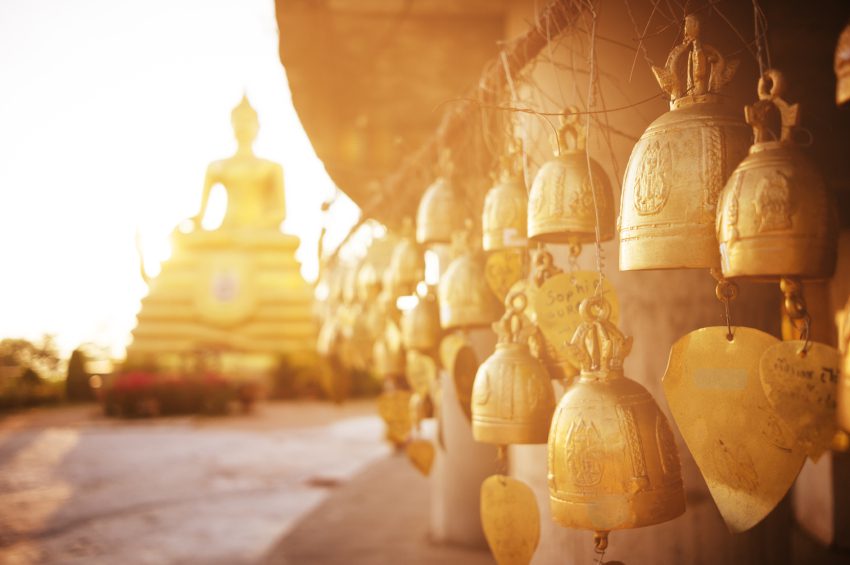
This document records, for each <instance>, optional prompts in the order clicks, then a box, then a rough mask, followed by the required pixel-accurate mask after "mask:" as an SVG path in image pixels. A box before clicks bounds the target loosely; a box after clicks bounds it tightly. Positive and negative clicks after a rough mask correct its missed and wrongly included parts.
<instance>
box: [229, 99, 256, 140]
mask: <svg viewBox="0 0 850 565" xmlns="http://www.w3.org/2000/svg"><path fill="white" fill-rule="evenodd" d="M230 121H231V123H232V124H233V133H234V134H236V141H237V142H238V143H239V145H251V143H253V142H254V139H256V137H257V131H258V130H259V129H260V123H259V121H258V120H257V112H256V111H255V110H254V109H253V108H252V107H251V103H250V102H248V97H247V96H245V95H243V96H242V101H241V102H239V104H238V105H237V106H236V107H235V108H234V109H233V111H232V112H231V113H230Z"/></svg>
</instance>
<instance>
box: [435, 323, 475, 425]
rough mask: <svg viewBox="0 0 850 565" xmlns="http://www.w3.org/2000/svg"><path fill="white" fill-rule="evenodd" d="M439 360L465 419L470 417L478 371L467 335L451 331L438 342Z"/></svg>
mask: <svg viewBox="0 0 850 565" xmlns="http://www.w3.org/2000/svg"><path fill="white" fill-rule="evenodd" d="M440 360H441V362H442V364H443V368H444V369H445V370H446V371H447V372H448V373H449V375H450V376H451V379H452V383H453V385H454V387H455V393H456V395H457V401H458V403H460V408H461V410H462V411H463V413H464V415H465V416H466V419H467V420H471V419H472V386H473V383H474V382H475V373H476V372H477V371H478V357H477V356H476V355H475V351H474V350H473V349H472V345H471V344H470V343H469V340H468V339H467V337H466V336H465V335H463V334H461V333H453V334H449V335H447V336H446V337H445V338H443V341H442V342H441V343H440Z"/></svg>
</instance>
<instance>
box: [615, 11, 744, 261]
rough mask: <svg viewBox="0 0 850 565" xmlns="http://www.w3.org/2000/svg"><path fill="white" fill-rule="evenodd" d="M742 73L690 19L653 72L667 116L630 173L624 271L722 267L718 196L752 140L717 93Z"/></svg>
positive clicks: (623, 220) (624, 206)
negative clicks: (716, 225)
mask: <svg viewBox="0 0 850 565" xmlns="http://www.w3.org/2000/svg"><path fill="white" fill-rule="evenodd" d="M737 67H738V62H737V61H726V60H725V59H724V58H723V56H722V55H721V54H720V53H719V52H718V51H717V49H715V48H714V47H712V46H711V45H707V44H705V43H703V42H702V40H701V39H700V23H699V20H698V19H697V18H696V16H694V15H688V16H686V17H685V30H684V40H683V41H682V43H680V44H679V45H677V46H675V47H674V48H673V50H672V51H671V52H670V55H669V57H668V58H667V63H666V65H665V66H664V68H659V67H653V68H652V70H653V72H654V73H655V77H656V79H657V81H658V83H659V85H660V86H661V88H662V89H664V91H665V92H667V94H669V95H670V111H669V112H667V113H665V114H663V115H661V116H660V117H659V118H658V119H656V120H655V121H654V122H652V124H650V125H649V127H648V128H647V129H646V131H645V132H644V133H643V135H642V136H641V138H640V140H638V142H637V144H635V147H634V149H633V150H632V155H631V158H630V159H629V164H628V167H627V168H626V174H625V176H624V179H623V191H622V194H621V198H622V200H621V205H620V219H619V223H618V224H619V230H620V270H621V271H634V270H641V269H686V268H688V269H710V268H716V267H717V266H718V265H719V264H720V255H719V252H718V249H717V239H716V236H715V233H714V223H715V217H716V213H715V212H716V209H717V197H718V195H719V194H720V191H721V190H722V189H723V186H724V185H725V184H726V179H727V178H728V177H729V173H730V172H731V171H732V170H733V169H734V168H735V165H737V164H738V163H739V162H740V161H741V159H743V158H744V156H745V155H746V154H747V148H748V147H749V146H750V140H751V134H750V130H749V128H748V127H747V125H746V124H745V123H744V121H743V120H742V119H741V116H740V112H739V111H737V110H735V109H734V108H729V107H728V106H727V105H726V104H723V99H722V97H721V96H720V95H719V94H718V93H719V91H720V90H721V89H722V88H723V87H724V86H725V85H726V84H727V83H728V82H729V81H730V80H731V79H732V76H733V75H734V73H735V70H736V69H737ZM682 75H684V76H682Z"/></svg>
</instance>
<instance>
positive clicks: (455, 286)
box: [437, 226, 499, 330]
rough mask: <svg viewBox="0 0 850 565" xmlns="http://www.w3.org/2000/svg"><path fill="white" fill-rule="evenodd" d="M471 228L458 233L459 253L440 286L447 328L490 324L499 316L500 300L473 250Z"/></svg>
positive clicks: (441, 309) (442, 308) (442, 309)
mask: <svg viewBox="0 0 850 565" xmlns="http://www.w3.org/2000/svg"><path fill="white" fill-rule="evenodd" d="M470 231H471V226H467V231H465V232H460V233H458V234H457V235H456V236H455V242H454V243H455V247H456V248H457V251H458V255H457V257H456V258H455V259H454V261H452V262H451V263H449V266H448V268H446V272H445V273H444V274H443V276H442V277H441V278H440V284H439V286H438V288H437V296H438V302H439V305H440V325H441V326H442V327H443V329H444V330H451V329H455V328H475V327H482V326H488V325H489V324H491V323H492V322H494V321H496V320H497V319H499V301H498V300H497V299H496V296H495V295H494V294H493V291H492V290H490V287H489V286H488V284H487V280H486V278H485V275H484V264H483V263H484V262H483V260H482V258H481V257H480V253H476V252H475V251H474V250H473V249H472V245H471V242H470V234H469V232H470Z"/></svg>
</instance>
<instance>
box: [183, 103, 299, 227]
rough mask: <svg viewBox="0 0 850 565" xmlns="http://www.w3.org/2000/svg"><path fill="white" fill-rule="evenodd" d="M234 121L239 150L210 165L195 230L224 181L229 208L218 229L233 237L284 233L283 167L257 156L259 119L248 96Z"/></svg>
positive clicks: (232, 117) (232, 118)
mask: <svg viewBox="0 0 850 565" xmlns="http://www.w3.org/2000/svg"><path fill="white" fill-rule="evenodd" d="M231 122H232V124H233V132H234V134H235V136H236V152H235V153H234V154H233V155H232V156H231V157H228V158H226V159H221V160H219V161H213V162H212V163H210V165H209V167H208V168H207V173H206V178H205V180H204V191H203V194H202V196H201V208H200V210H199V212H198V214H197V215H196V216H194V217H193V218H191V219H192V221H193V224H194V233H195V234H197V233H198V232H199V231H202V230H200V222H201V220H202V219H203V217H204V215H205V214H206V212H207V204H208V202H209V198H210V192H211V191H212V188H213V187H214V186H215V185H217V184H220V185H221V186H223V187H224V189H225V191H226V193H227V210H226V212H225V214H224V219H223V220H222V222H221V226H220V227H219V228H218V229H217V230H214V231H217V232H230V233H229V234H227V235H231V236H232V235H235V234H234V233H233V232H242V234H243V235H247V233H246V232H255V233H256V232H266V233H265V235H266V237H268V236H272V235H273V233H276V234H280V225H281V223H282V222H283V220H284V218H285V217H286V201H285V199H284V189H283V169H282V168H281V166H280V165H279V164H277V163H275V162H273V161H269V160H267V159H261V158H260V157H257V156H256V155H254V150H253V143H254V140H255V139H256V137H257V132H258V130H259V121H258V119H257V112H256V111H255V110H254V109H253V108H252V107H251V104H250V103H249V102H248V98H247V97H245V96H243V97H242V101H241V102H240V103H239V105H238V106H236V108H234V109H233V112H232V113H231ZM207 233H209V232H207ZM210 235H211V234H210ZM221 235H225V234H224V233H223V234H221ZM256 235H258V236H260V234H256ZM240 239H241V238H240Z"/></svg>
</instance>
